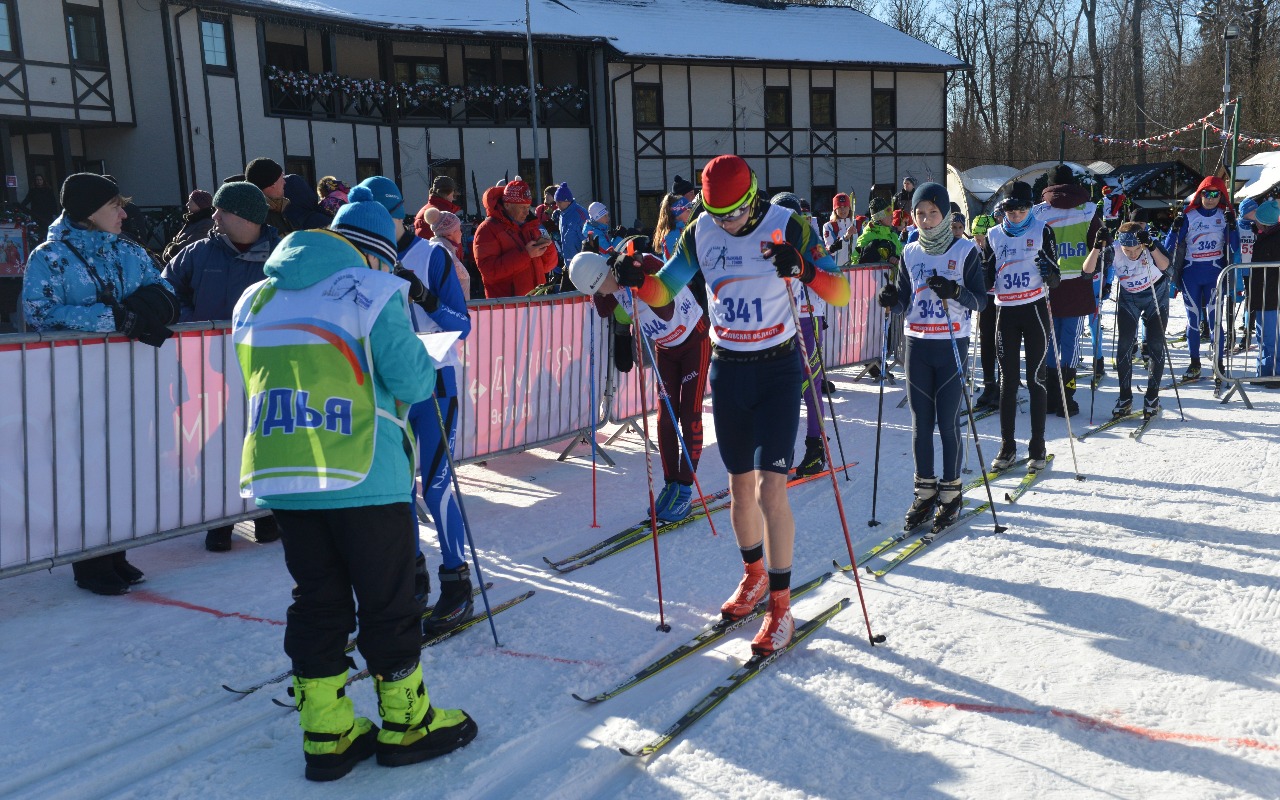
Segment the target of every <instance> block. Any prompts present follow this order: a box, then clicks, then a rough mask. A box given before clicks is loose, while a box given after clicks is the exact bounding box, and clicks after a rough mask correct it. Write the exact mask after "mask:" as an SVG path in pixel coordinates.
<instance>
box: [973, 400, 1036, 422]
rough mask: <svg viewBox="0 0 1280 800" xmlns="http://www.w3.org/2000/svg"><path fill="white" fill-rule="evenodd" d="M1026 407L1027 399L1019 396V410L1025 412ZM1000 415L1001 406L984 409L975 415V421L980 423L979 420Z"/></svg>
mask: <svg viewBox="0 0 1280 800" xmlns="http://www.w3.org/2000/svg"><path fill="white" fill-rule="evenodd" d="M1026 405H1027V398H1025V397H1023V396H1022V395H1018V410H1019V411H1023V410H1024V409H1025V407H1026ZM999 413H1000V407H999V406H996V407H995V408H984V409H982V410H981V411H977V412H976V413H975V414H974V415H973V421H974V422H978V421H979V420H984V419H986V418H987V417H994V416H995V415H996V414H999Z"/></svg>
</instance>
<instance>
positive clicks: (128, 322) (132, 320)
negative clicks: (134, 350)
mask: <svg viewBox="0 0 1280 800" xmlns="http://www.w3.org/2000/svg"><path fill="white" fill-rule="evenodd" d="M111 313H112V314H113V315H114V316H115V318H116V330H118V331H120V332H121V333H123V334H124V335H125V336H128V337H129V338H130V339H137V338H138V335H139V334H140V333H141V332H142V318H141V317H139V316H138V315H137V314H135V313H133V312H132V311H130V310H129V309H127V308H125V307H124V306H112V308H111Z"/></svg>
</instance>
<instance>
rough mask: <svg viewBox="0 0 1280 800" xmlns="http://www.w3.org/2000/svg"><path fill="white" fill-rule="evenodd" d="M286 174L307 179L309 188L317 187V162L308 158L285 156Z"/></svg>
mask: <svg viewBox="0 0 1280 800" xmlns="http://www.w3.org/2000/svg"><path fill="white" fill-rule="evenodd" d="M284 174H286V175H301V176H302V177H304V178H306V179H307V185H308V186H315V185H316V160H315V159H314V158H308V157H306V156H285V157H284Z"/></svg>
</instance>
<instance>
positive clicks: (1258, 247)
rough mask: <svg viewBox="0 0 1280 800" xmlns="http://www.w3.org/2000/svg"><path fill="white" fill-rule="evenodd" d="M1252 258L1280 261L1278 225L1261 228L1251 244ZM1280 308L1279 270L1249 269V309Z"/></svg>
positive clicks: (1279, 231) (1266, 309) (1265, 309)
mask: <svg viewBox="0 0 1280 800" xmlns="http://www.w3.org/2000/svg"><path fill="white" fill-rule="evenodd" d="M1253 260H1254V261H1258V262H1263V261H1280V226H1273V227H1271V228H1266V229H1263V230H1262V231H1260V232H1259V233H1258V240H1257V241H1256V242H1254V244H1253ZM1277 309H1280V272H1277V271H1276V270H1274V269H1251V270H1249V310H1250V311H1275V310H1277Z"/></svg>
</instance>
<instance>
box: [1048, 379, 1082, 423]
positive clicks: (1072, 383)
mask: <svg viewBox="0 0 1280 800" xmlns="http://www.w3.org/2000/svg"><path fill="white" fill-rule="evenodd" d="M1062 388H1063V389H1065V390H1066V394H1067V413H1066V414H1063V413H1062V410H1061V409H1059V410H1058V411H1056V412H1054V413H1055V414H1057V415H1058V416H1059V417H1062V416H1068V417H1074V416H1075V415H1076V414H1079V413H1080V404H1079V403H1077V402H1076V398H1075V394H1076V371H1075V368H1074V367H1073V368H1071V369H1064V370H1063V371H1062Z"/></svg>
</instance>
